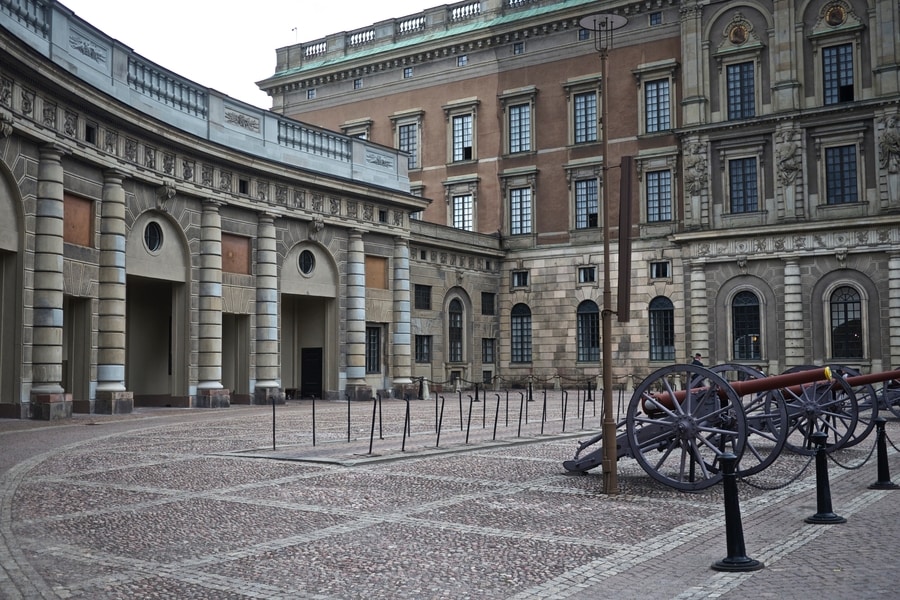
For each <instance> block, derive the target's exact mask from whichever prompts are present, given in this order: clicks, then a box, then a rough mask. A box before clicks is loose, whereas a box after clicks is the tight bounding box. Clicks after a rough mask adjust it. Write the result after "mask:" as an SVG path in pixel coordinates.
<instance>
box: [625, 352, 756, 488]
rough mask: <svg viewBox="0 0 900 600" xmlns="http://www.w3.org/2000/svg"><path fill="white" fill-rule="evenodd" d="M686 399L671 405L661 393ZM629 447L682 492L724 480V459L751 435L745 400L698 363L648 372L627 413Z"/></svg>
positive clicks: (643, 464) (643, 463)
mask: <svg viewBox="0 0 900 600" xmlns="http://www.w3.org/2000/svg"><path fill="white" fill-rule="evenodd" d="M681 385H683V386H684V388H685V390H684V392H683V394H684V399H683V400H682V401H680V402H669V403H668V404H669V406H666V404H667V403H665V402H661V401H657V397H656V394H669V395H671V396H672V397H674V394H675V392H676V390H677V389H679V387H681ZM625 435H626V440H627V443H628V450H629V453H630V455H631V456H633V457H634V458H635V460H637V462H638V463H639V464H640V465H641V468H643V469H644V471H646V472H647V474H648V475H650V476H651V477H652V478H654V479H656V480H657V481H659V482H661V483H664V484H666V485H668V486H671V487H674V488H677V489H679V490H683V491H697V490H702V489H705V488H708V487H710V486H712V485H715V484H716V483H718V482H719V481H721V479H722V472H721V469H720V468H719V459H720V458H721V457H722V455H723V454H725V453H726V452H730V453H733V454H734V455H736V456H737V457H738V458H740V456H741V454H742V453H743V451H744V444H745V441H746V439H747V428H746V420H745V418H744V410H743V408H742V406H741V399H740V398H739V397H738V395H737V393H736V392H735V391H734V390H733V389H732V388H731V386H730V385H729V384H728V382H727V381H725V379H723V378H722V377H721V376H720V375H717V374H716V373H714V372H712V371H710V370H709V369H706V368H703V367H700V366H697V365H687V364H684V365H681V364H679V365H669V366H666V367H663V368H661V369H658V370H656V371H654V372H653V373H652V374H650V376H648V377H647V378H646V379H645V380H644V381H643V382H641V384H640V385H639V386H638V388H637V389H636V390H635V391H634V395H633V396H632V397H631V402H630V403H629V404H628V411H627V413H626V417H625Z"/></svg>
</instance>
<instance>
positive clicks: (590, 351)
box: [576, 300, 600, 362]
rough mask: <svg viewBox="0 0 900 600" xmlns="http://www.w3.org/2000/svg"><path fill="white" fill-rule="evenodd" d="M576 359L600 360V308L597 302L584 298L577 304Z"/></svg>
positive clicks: (586, 360)
mask: <svg viewBox="0 0 900 600" xmlns="http://www.w3.org/2000/svg"><path fill="white" fill-rule="evenodd" d="M576 333H577V338H578V361H579V362H596V361H598V360H600V309H599V308H598V307H597V303H596V302H593V301H591V300H585V301H583V302H582V303H581V304H579V305H578V327H577V332H576Z"/></svg>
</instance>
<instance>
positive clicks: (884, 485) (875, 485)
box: [869, 481, 900, 490]
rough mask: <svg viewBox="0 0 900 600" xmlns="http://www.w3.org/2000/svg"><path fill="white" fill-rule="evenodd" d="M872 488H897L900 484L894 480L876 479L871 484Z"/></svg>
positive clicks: (899, 487) (870, 487)
mask: <svg viewBox="0 0 900 600" xmlns="http://www.w3.org/2000/svg"><path fill="white" fill-rule="evenodd" d="M869 489H870V490H897V489H900V485H897V484H896V483H894V482H893V481H876V482H875V483H873V484H872V485H870V486H869Z"/></svg>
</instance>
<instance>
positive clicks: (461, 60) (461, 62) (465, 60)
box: [456, 54, 469, 67]
mask: <svg viewBox="0 0 900 600" xmlns="http://www.w3.org/2000/svg"><path fill="white" fill-rule="evenodd" d="M467 64H469V56H468V55H467V54H463V55H462V56H457V57H456V66H457V67H464V66H466V65H467Z"/></svg>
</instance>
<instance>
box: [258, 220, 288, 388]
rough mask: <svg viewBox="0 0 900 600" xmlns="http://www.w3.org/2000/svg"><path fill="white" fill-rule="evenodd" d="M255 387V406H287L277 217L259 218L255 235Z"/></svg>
mask: <svg viewBox="0 0 900 600" xmlns="http://www.w3.org/2000/svg"><path fill="white" fill-rule="evenodd" d="M256 244H257V247H256V386H255V389H254V393H253V403H254V404H270V403H271V402H272V401H273V399H274V401H275V402H276V403H278V404H283V403H284V393H283V392H282V390H281V381H280V379H279V377H280V369H279V367H280V365H281V360H280V357H279V356H278V264H277V262H276V260H277V254H276V252H275V217H274V216H273V215H270V214H261V215H259V229H258V230H257V233H256Z"/></svg>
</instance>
